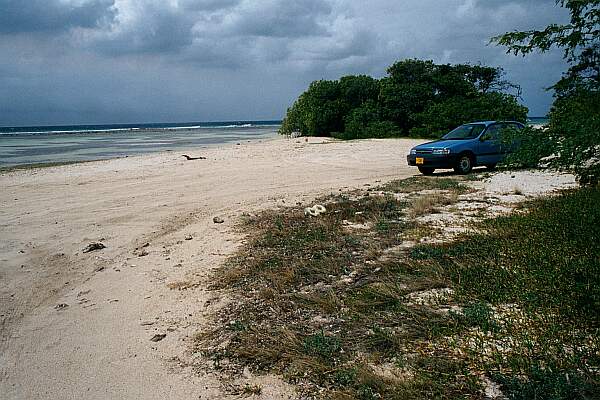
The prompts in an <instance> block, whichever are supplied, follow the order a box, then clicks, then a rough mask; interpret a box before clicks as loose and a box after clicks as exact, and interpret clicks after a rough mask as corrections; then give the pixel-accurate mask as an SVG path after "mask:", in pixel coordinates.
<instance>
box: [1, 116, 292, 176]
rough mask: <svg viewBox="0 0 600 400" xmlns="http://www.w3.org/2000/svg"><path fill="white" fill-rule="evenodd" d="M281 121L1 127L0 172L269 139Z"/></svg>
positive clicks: (273, 135) (274, 133)
mask: <svg viewBox="0 0 600 400" xmlns="http://www.w3.org/2000/svg"><path fill="white" fill-rule="evenodd" d="M280 126H281V121H228V122H191V123H174V124H167V123H158V124H112V125H67V126H36V127H0V167H12V166H18V165H26V164H45V163H65V162H75V161H89V160H101V159H108V158H117V157H125V156H130V155H137V154H145V153H153V152H159V151H166V150H177V149H185V148H190V147H199V148H202V147H206V146H213V145H217V144H224V143H231V142H240V141H248V140H258V139H266V138H272V137H275V136H276V135H277V130H278V129H279V127H280Z"/></svg>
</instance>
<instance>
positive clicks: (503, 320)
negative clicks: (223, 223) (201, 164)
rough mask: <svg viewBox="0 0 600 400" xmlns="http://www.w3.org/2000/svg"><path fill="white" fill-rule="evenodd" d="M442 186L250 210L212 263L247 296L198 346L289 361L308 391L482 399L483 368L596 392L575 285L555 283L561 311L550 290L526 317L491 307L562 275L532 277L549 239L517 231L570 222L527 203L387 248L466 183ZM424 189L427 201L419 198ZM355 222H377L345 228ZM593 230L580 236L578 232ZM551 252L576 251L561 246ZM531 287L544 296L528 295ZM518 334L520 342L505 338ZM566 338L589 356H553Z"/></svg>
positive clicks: (227, 368) (249, 361)
mask: <svg viewBox="0 0 600 400" xmlns="http://www.w3.org/2000/svg"><path fill="white" fill-rule="evenodd" d="M410 184H411V185H412V184H414V180H413V181H411V182H410ZM448 185H450V184H449V183H444V186H448ZM392 186H393V187H396V188H400V187H404V186H405V185H404V184H403V183H401V182H400V183H395V184H392ZM441 190H443V191H444V193H443V194H441V193H440V194H437V195H434V196H431V195H428V197H429V198H432V197H433V198H434V200H433V201H431V200H427V201H425V200H418V199H420V198H426V197H424V196H422V195H418V196H419V197H416V200H415V202H413V203H408V202H403V201H399V200H397V199H395V197H393V196H368V195H366V196H362V197H361V196H358V197H357V196H354V197H353V198H352V199H351V198H349V197H346V196H343V195H342V196H336V197H331V198H329V199H324V200H323V201H322V202H323V203H326V207H327V210H328V212H327V213H326V214H323V215H321V216H319V217H317V218H306V217H305V216H304V215H303V212H302V209H300V208H290V209H286V210H283V211H269V212H265V213H262V214H260V215H258V216H254V217H251V218H248V219H247V221H246V223H245V229H247V230H248V231H249V232H252V237H251V238H250V239H249V241H248V243H247V245H246V246H245V247H244V248H243V249H241V250H240V252H239V253H238V254H237V255H236V256H235V257H233V258H231V259H230V260H229V262H228V264H227V265H226V266H224V267H223V268H221V269H220V270H219V271H218V272H217V274H215V276H214V288H218V289H228V290H230V291H231V294H232V295H233V296H234V297H235V300H236V301H234V302H233V303H231V304H230V305H228V306H227V308H226V309H223V310H222V312H221V313H220V314H219V315H218V316H217V317H216V320H215V321H214V322H215V325H214V329H211V330H207V331H205V332H202V333H201V334H200V335H198V338H197V341H196V343H197V350H198V351H201V352H202V353H203V354H204V355H205V356H206V357H208V358H210V359H211V360H212V361H213V365H214V367H215V368H217V369H218V370H219V371H220V373H221V374H226V373H233V374H237V373H240V372H241V371H242V370H243V369H244V368H245V367H248V368H250V369H252V370H254V371H256V372H258V373H261V372H270V373H273V372H274V373H279V374H281V375H282V376H283V377H284V378H285V379H286V380H287V381H289V382H291V383H302V386H301V387H302V390H303V391H304V393H303V394H306V395H307V396H317V397H326V398H338V399H350V398H360V399H376V398H415V399H419V398H465V397H469V398H482V397H483V384H482V381H483V380H482V378H483V377H484V376H485V377H486V379H493V380H495V381H497V382H502V383H503V385H504V386H503V387H506V388H513V389H514V390H515V391H516V392H515V393H517V392H518V391H521V392H522V393H529V392H527V390H529V389H531V388H533V390H534V393H537V392H536V391H538V390H542V392H540V393H546V394H547V393H549V392H547V391H546V392H544V391H543V390H550V391H552V390H555V389H556V393H559V394H560V393H563V394H564V393H569V390H571V389H573V388H579V389H577V390H581V393H582V394H585V393H589V392H588V391H587V390H588V387H589V384H590V382H592V385H593V382H594V381H593V379H592V381H589V380H586V379H588V378H589V377H590V376H592V377H593V376H596V377H597V372H593V368H592V369H588V370H587V371H582V370H577V369H573V367H572V365H578V364H577V363H578V362H579V361H582V362H584V363H585V365H586V367H585V368H588V367H589V366H591V365H594V363H596V360H597V357H596V358H594V357H592V356H591V355H590V354H593V351H592V353H589V352H587V353H586V351H587V350H585V348H584V347H581V342H580V338H581V337H586V336H585V334H587V333H588V332H591V331H589V330H587V328H585V325H583V327H584V328H585V329H584V330H583V331H581V332H579V331H577V332H579V333H577V334H576V335H573V333H574V332H576V331H573V330H572V329H571V328H570V325H568V324H567V325H565V326H563V325H561V324H560V321H561V320H560V319H557V318H555V317H554V316H555V315H557V314H556V312H557V310H558V309H559V308H560V307H563V306H564V305H565V304H570V303H569V302H572V301H573V299H572V298H571V297H573V296H570V293H572V291H561V292H560V293H555V294H554V295H555V296H556V297H557V298H559V300H560V301H559V302H555V303H556V306H554V305H552V306H551V308H550V309H549V310H551V312H549V311H548V310H546V309H544V310H542V311H540V312H539V313H537V311H536V310H537V309H536V308H535V307H538V306H540V307H545V304H550V302H548V301H546V302H542V303H540V304H537V303H536V305H535V307H534V308H532V309H531V310H527V312H525V308H522V309H521V310H523V312H521V313H519V314H518V315H517V317H512V316H510V315H508V314H506V313H505V314H499V311H497V312H495V311H494V308H492V306H491V304H492V305H493V304H498V305H499V306H501V304H500V302H503V303H507V302H510V303H513V302H514V303H519V302H520V301H524V302H528V301H529V302H530V301H535V299H536V298H539V296H540V295H546V294H547V293H548V290H549V289H548V288H549V287H550V286H549V285H547V284H545V283H543V282H544V281H543V279H542V280H540V279H538V278H539V277H536V279H532V278H531V276H529V275H527V274H528V272H527V271H526V270H521V269H519V268H521V267H520V265H521V264H522V262H523V260H529V261H531V260H533V259H536V260H538V263H539V260H540V258H539V257H537V256H536V254H531V253H532V251H531V249H535V250H536V251H538V250H539V251H541V249H542V247H540V246H537V247H536V244H535V243H534V242H531V243H530V242H527V241H523V240H521V238H520V236H519V235H520V233H521V232H528V229H529V230H531V232H533V233H531V234H526V235H527V240H537V242H536V243H538V242H540V241H541V242H543V241H544V240H551V239H552V237H553V235H554V234H555V233H556V232H555V231H554V230H553V229H555V228H556V226H562V225H565V223H566V222H564V221H563V222H562V223H561V224H558V225H557V224H555V223H553V222H552V221H550V220H548V221H545V222H544V224H545V225H543V227H544V228H543V229H545V230H542V231H540V229H541V228H540V226H539V224H538V225H535V222H536V221H538V219H536V218H537V217H531V218H529V217H528V216H527V215H528V214H526V213H522V214H519V215H517V216H514V217H510V218H509V217H506V218H505V219H503V220H499V221H500V222H495V221H496V220H493V221H490V222H488V223H486V225H485V228H486V229H485V230H484V231H485V232H486V233H484V234H473V235H470V236H468V237H466V238H459V240H458V241H457V242H455V243H452V244H442V245H418V246H417V247H414V248H412V249H409V250H401V251H400V252H399V253H395V256H394V257H389V254H388V253H389V251H391V250H392V249H397V248H402V245H403V243H404V241H405V240H407V239H413V238H415V237H417V238H418V237H421V236H423V235H427V234H428V233H431V232H432V231H431V228H430V227H427V226H422V225H421V224H419V223H418V222H416V221H414V220H412V219H411V218H415V217H416V215H417V212H415V211H414V210H416V209H418V210H419V211H418V214H419V215H423V214H422V213H427V212H433V211H435V209H436V207H440V206H441V205H449V204H453V203H455V202H456V201H457V200H458V193H459V192H460V190H461V189H454V190H450V192H449V193H448V189H447V188H444V189H441ZM354 195H356V194H354ZM417 201H421V202H423V204H421V205H419V206H418V207H415V203H416V202H417ZM590 204H591V203H590ZM558 209H559V210H560V209H562V208H560V207H559V208H558ZM572 209H573V210H574V209H575V208H572ZM569 210H571V209H569ZM569 212H570V211H569ZM555 214H556V213H555V212H553V213H547V216H546V217H545V218H546V219H548V218H551V217H553V216H554V215H555ZM544 215H546V214H544ZM527 218H529V219H527ZM344 221H350V222H351V223H352V224H362V225H365V226H370V227H371V229H354V230H353V229H347V228H346V226H345V225H344ZM528 221H530V222H528ZM561 221H562V220H561ZM565 221H569V219H568V218H566V219H565ZM553 227H554V228H553ZM546 228H548V229H546ZM594 237H595V236H593V235H592V237H586V236H585V235H582V236H581V237H579V236H578V238H580V239H578V240H585V241H589V240H596V239H594ZM515 241H516V243H517V244H516V245H515ZM548 243H550V242H548ZM513 248H516V249H517V251H516V252H515V251H513V250H512V249H513ZM569 248H570V247H568V246H567V247H566V248H565V249H563V251H562V253H568V251H569V250H568V249H569ZM572 251H574V252H575V253H576V252H577V251H578V250H576V249H575V250H572ZM507 255H509V256H507ZM539 255H540V256H541V257H558V258H557V260H562V261H563V262H569V261H568V260H570V258H561V257H560V254H554V253H540V254H539ZM579 256H581V255H579ZM499 257H500V258H499ZM499 260H502V262H500V261H499ZM565 260H566V261H565ZM512 261H514V264H511V263H512ZM529 261H528V262H529ZM544 271H550V270H549V269H547V268H545V269H544ZM491 273H493V274H495V275H494V276H493V277H492V276H490V274H491ZM548 273H550V272H548ZM507 274H512V275H510V277H509V276H508V275H507ZM561 274H562V272H561ZM561 274H559V275H557V276H555V277H554V278H553V279H554V280H553V282H559V281H560V282H562V281H564V282H569V279H566V278H565V277H563V278H560V280H559V279H558V278H557V277H558V276H563V275H561ZM538 282H542V283H538ZM519 285H521V286H519ZM513 286H514V287H513ZM521 287H522V288H521ZM444 288H451V289H453V291H447V292H445V293H447V295H445V296H443V297H440V298H439V299H437V300H436V302H435V304H429V303H426V304H420V302H414V301H411V300H410V299H411V298H413V297H414V293H423V292H432V293H437V292H438V291H439V289H444ZM511 288H512V289H511ZM519 288H521V289H519ZM538 288H539V292H538V291H536V290H537V289H538ZM509 289H510V290H509ZM513 289H514V290H513ZM517 289H518V290H517ZM524 291H527V292H528V293H532V294H534V295H531V296H529V295H527V296H524V295H521V294H520V293H522V292H524ZM563 292H564V293H563ZM411 293H412V294H413V295H411ZM536 296H537V297H536ZM560 296H563V297H560ZM561 304H562V305H561ZM448 310H463V311H461V312H460V311H448ZM497 310H500V308H498V309H497ZM507 315H508V316H507ZM569 332H570V333H569ZM596 332H597V331H596ZM569 335H570V336H569ZM582 335H583V336H582ZM551 337H552V338H554V339H552V340H550V338H551ZM494 340H498V343H499V346H500V347H490V346H494V345H496V342H493V341H494ZM555 340H560V341H561V342H560V345H558V346H556V343H555ZM586 340H587V339H586ZM590 340H591V339H590ZM594 340H595V341H593V340H592V341H591V342H590V343H597V342H598V340H597V336H596V339H594ZM578 341H579V342H578ZM508 342H510V343H513V345H512V346H513V347H514V349H516V350H515V351H516V354H513V353H511V352H510V351H508V352H504V351H503V350H502V351H501V350H498V349H502V348H503V347H502V343H508ZM563 343H564V344H565V345H567V344H568V348H569V349H574V348H576V347H574V346H579V347H577V348H578V349H580V350H578V351H582V354H585V355H586V357H588V358H586V359H585V360H584V359H583V358H581V359H577V360H579V361H576V360H574V359H573V360H568V359H567V358H565V357H563V359H559V363H558V364H556V365H555V364H553V362H554V361H556V360H557V357H555V355H557V354H558V355H560V354H562V355H565V353H564V352H563V347H561V346H562V344H563ZM528 345H533V346H534V347H531V348H528V347H527V346H528ZM581 349H584V350H585V351H584V350H581ZM508 350H510V348H509V349H508ZM530 352H532V353H531V354H532V357H535V360H536V362H541V363H542V365H543V363H549V364H548V365H552V366H553V367H552V368H557V371H563V372H564V371H567V373H568V376H570V377H572V378H570V379H571V381H568V380H567V381H565V380H564V374H563V375H561V373H563V372H561V373H555V372H551V373H547V372H545V371H541V372H540V371H538V370H536V369H535V368H536V367H535V365H533V364H531V363H529V364H528V359H529V358H528V354H529V353H530ZM578 354H579V353H578ZM224 361H227V362H224ZM573 363H575V364H573ZM579 364H581V363H579ZM581 365H584V364H581ZM596 365H597V364H596ZM382 371H384V372H385V373H382ZM536 371H537V372H536ZM553 371H554V370H553ZM590 371H592V372H590ZM536 374H537V375H536ZM586 374H587V375H586ZM594 374H595V375H594ZM523 377H525V378H523ZM511 379H512V380H511ZM523 379H524V380H523ZM528 379H529V380H531V382H532V383H531V384H530V383H528ZM523 382H524V383H523ZM519 385H521V386H519ZM528 385H529V386H528ZM531 385H534V386H531ZM535 385H538V386H535ZM540 385H541V386H540ZM544 385H546V386H544ZM574 385H575V386H574ZM592 387H593V386H592ZM513 389H511V390H513ZM521 392H518V393H521ZM511 393H512V392H511ZM561 396H562V395H561ZM561 396H558V397H557V398H563V397H561Z"/></svg>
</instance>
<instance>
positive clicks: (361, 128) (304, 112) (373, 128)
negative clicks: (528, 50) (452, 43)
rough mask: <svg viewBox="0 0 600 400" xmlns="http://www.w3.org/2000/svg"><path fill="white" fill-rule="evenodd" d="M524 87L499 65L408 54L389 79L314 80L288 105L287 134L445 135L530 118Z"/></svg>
mask: <svg viewBox="0 0 600 400" xmlns="http://www.w3.org/2000/svg"><path fill="white" fill-rule="evenodd" d="M519 92H520V90H519V87H518V86H517V85H515V84H512V83H510V82H508V81H506V80H505V79H504V73H503V71H502V69H500V68H492V67H486V66H481V65H476V66H473V65H465V64H457V65H450V64H435V63H434V62H433V61H423V60H416V59H409V60H403V61H398V62H396V63H394V64H393V65H392V66H390V67H389V68H388V70H387V75H386V76H385V77H383V78H382V79H374V78H371V77H368V76H364V75H360V76H345V77H342V78H340V79H339V80H333V81H328V80H320V81H315V82H313V83H311V84H310V86H309V88H308V90H306V91H305V92H304V93H302V94H301V95H300V97H299V98H298V99H297V100H296V102H295V103H294V104H293V105H292V107H290V108H289V109H288V112H287V114H286V116H285V118H284V120H283V123H282V126H281V129H280V133H282V134H291V133H293V132H299V133H300V134H301V135H303V136H333V137H336V138H339V139H360V138H385V137H400V136H409V135H410V136H418V137H440V136H441V135H443V134H445V133H447V132H448V131H449V130H451V129H453V128H455V127H456V126H459V125H461V124H463V123H466V122H472V121H474V120H491V119H507V120H516V121H525V119H526V116H527V108H526V107H524V106H522V105H520V104H519V102H518V95H519Z"/></svg>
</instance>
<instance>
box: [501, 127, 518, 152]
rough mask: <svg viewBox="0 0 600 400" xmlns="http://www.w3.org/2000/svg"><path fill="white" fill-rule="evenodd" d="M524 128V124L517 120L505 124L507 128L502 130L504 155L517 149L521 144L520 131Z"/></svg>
mask: <svg viewBox="0 0 600 400" xmlns="http://www.w3.org/2000/svg"><path fill="white" fill-rule="evenodd" d="M522 129H523V125H521V124H518V123H516V122H509V123H506V124H505V128H504V129H503V131H502V135H503V136H502V137H501V141H502V148H501V150H502V156H503V157H504V156H506V154H508V153H512V152H513V151H515V150H517V149H518V148H519V145H520V141H521V140H520V136H519V132H520V131H521V130H522Z"/></svg>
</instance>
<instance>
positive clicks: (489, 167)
mask: <svg viewBox="0 0 600 400" xmlns="http://www.w3.org/2000/svg"><path fill="white" fill-rule="evenodd" d="M485 167H486V168H487V169H488V171H493V170H495V169H496V164H488V165H486V166H485Z"/></svg>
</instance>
